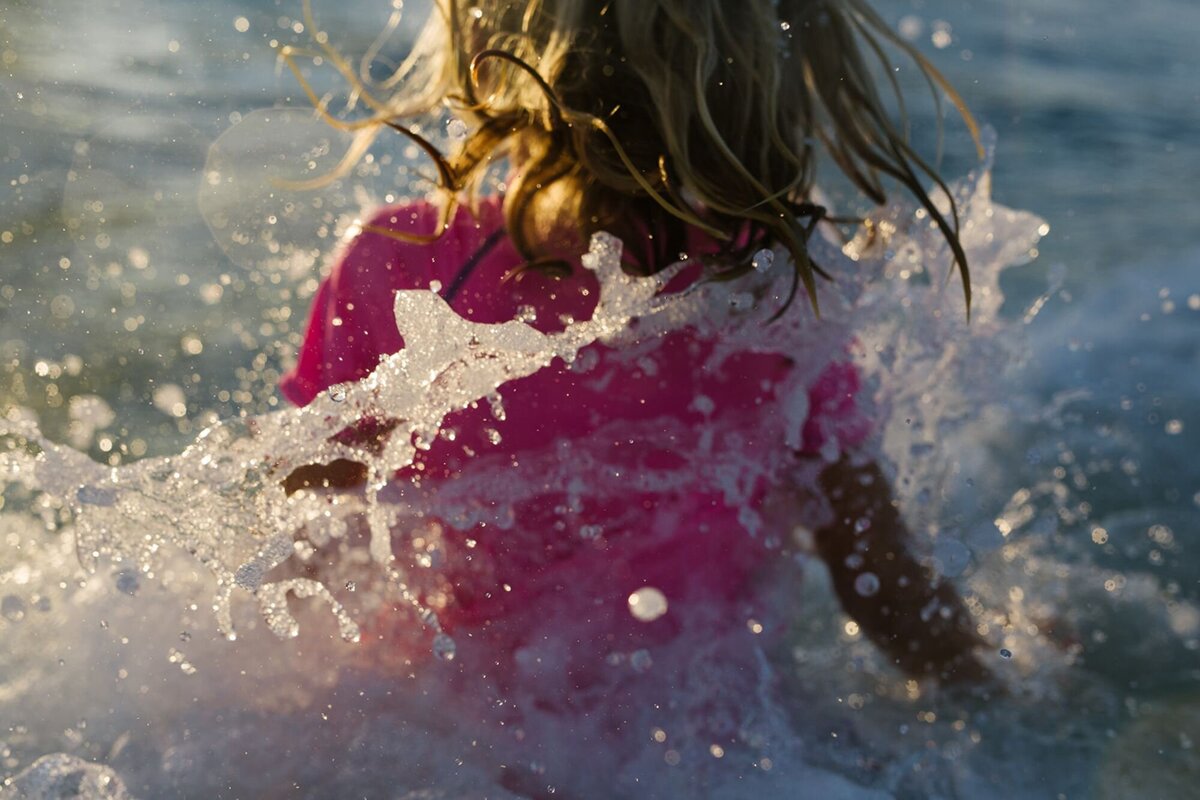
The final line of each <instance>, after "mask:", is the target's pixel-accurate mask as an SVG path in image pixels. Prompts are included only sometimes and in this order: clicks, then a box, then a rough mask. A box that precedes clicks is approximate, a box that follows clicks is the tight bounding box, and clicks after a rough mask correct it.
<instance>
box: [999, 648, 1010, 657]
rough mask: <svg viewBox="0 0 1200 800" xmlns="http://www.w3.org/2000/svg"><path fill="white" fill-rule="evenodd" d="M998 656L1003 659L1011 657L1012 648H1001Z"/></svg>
mask: <svg viewBox="0 0 1200 800" xmlns="http://www.w3.org/2000/svg"><path fill="white" fill-rule="evenodd" d="M1000 657H1001V658H1004V659H1008V658H1012V650H1009V649H1008V648H1007V647H1006V648H1004V649H1002V650H1001V651H1000Z"/></svg>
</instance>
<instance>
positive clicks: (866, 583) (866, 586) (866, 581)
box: [854, 572, 879, 597]
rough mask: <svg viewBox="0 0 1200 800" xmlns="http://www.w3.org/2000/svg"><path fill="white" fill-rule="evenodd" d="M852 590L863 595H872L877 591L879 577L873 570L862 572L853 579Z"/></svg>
mask: <svg viewBox="0 0 1200 800" xmlns="http://www.w3.org/2000/svg"><path fill="white" fill-rule="evenodd" d="M854 591H856V592H858V593H859V594H860V595H862V596H863V597H874V596H875V595H876V594H878V593H879V578H878V576H876V575H875V573H874V572H864V573H863V574H861V575H859V576H858V577H857V578H855V579H854Z"/></svg>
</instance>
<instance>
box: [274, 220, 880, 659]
mask: <svg viewBox="0 0 1200 800" xmlns="http://www.w3.org/2000/svg"><path fill="white" fill-rule="evenodd" d="M436 220H437V214H436V211H435V209H434V208H433V207H432V206H430V205H428V204H417V205H412V206H403V207H394V208H389V209H386V210H384V211H383V212H382V213H380V214H379V215H377V216H376V218H375V219H374V220H373V221H372V223H371V224H372V225H373V226H378V227H389V228H393V229H395V230H401V231H408V232H414V233H417V232H420V233H424V232H428V231H430V230H432V229H433V228H434V226H435V225H436ZM503 230H504V228H503V215H502V211H501V207H500V203H499V201H498V200H491V201H488V202H485V203H484V204H483V205H482V208H481V209H480V212H479V218H478V219H475V218H474V217H472V216H471V215H470V214H468V213H467V212H465V211H460V212H459V213H458V215H457V216H456V217H455V219H454V220H453V221H452V223H451V225H450V227H449V229H448V230H447V231H446V232H445V234H444V235H443V236H442V237H441V238H440V239H438V240H437V241H436V242H435V243H433V244H430V245H425V246H419V245H410V244H405V243H402V242H399V241H396V240H393V239H390V238H388V237H385V236H381V235H377V234H372V233H369V232H367V233H364V234H362V235H360V236H359V237H358V238H357V239H355V240H354V241H353V243H352V244H351V245H350V246H349V247H348V248H347V250H346V251H345V253H344V254H343V255H342V257H341V259H340V260H339V262H338V263H337V265H336V266H335V267H334V269H333V272H332V274H331V275H330V277H329V278H328V279H327V280H326V281H325V282H324V283H323V284H322V285H321V287H320V289H319V290H318V293H317V296H316V298H315V300H314V304H313V311H312V317H311V319H310V321H309V327H308V331H307V334H306V336H305V340H304V344H303V347H302V349H301V351H300V355H299V361H298V363H297V365H296V368H295V369H294V370H293V371H292V372H291V373H290V374H288V375H287V376H286V377H285V378H284V380H283V382H282V384H281V387H280V388H281V390H282V392H283V393H284V394H285V395H286V396H287V397H288V398H289V399H290V400H292V401H293V402H295V403H297V404H300V405H304V404H307V403H308V402H309V401H311V400H312V399H313V398H314V397H315V396H316V395H317V394H318V393H320V392H322V391H324V390H325V389H326V388H327V387H329V386H331V385H333V384H336V383H341V382H346V381H355V380H358V379H361V378H363V377H364V376H366V375H367V374H369V373H370V371H371V370H372V369H374V367H375V366H376V364H377V363H378V361H379V359H380V357H381V356H383V355H386V354H389V353H393V352H396V351H398V350H399V349H400V348H402V347H403V342H402V341H401V339H400V336H399V334H398V333H397V331H396V326H395V322H394V319H393V314H392V299H393V294H394V292H395V291H397V290H401V289H427V288H430V286H431V285H433V286H437V285H438V284H440V288H439V289H438V291H439V293H440V294H441V295H442V296H443V297H445V298H446V299H447V300H448V301H449V302H450V304H451V307H452V308H453V309H454V310H455V311H457V312H458V313H459V314H461V315H462V316H464V317H466V318H468V319H471V320H473V321H476V322H486V323H496V322H502V321H506V320H510V319H513V318H514V317H517V316H518V315H521V316H522V318H524V319H530V318H531V317H532V319H530V324H532V325H533V326H534V327H536V328H538V329H539V330H541V331H543V332H549V331H553V330H561V329H562V328H563V326H564V324H565V323H564V319H563V318H564V316H568V315H569V316H570V317H571V318H573V319H586V318H588V317H589V316H590V314H591V309H592V308H593V306H594V304H595V302H596V298H597V294H598V285H597V281H596V278H595V276H594V275H593V274H592V273H591V272H590V271H588V270H585V269H582V268H579V267H578V266H577V267H576V268H575V269H574V270H573V273H572V274H571V276H570V277H568V278H565V279H554V278H550V277H547V276H544V275H541V274H538V273H528V274H526V275H524V276H523V277H522V278H521V279H520V280H518V281H510V282H507V283H502V278H503V277H504V276H505V275H506V274H507V273H508V272H509V271H510V270H511V269H512V268H513V267H515V266H517V265H519V264H520V263H521V262H522V259H521V258H520V256H519V255H518V254H517V252H516V251H515V250H514V248H513V246H512V244H511V242H510V241H509V240H508V238H507V237H506V236H505V235H504V233H503ZM694 238H695V241H694V242H693V244H692V248H691V249H692V255H693V256H702V255H703V254H704V252H705V250H706V243H705V241H704V240H703V239H702V237H701V236H696V237H694ZM707 249H710V250H711V244H708V245H707ZM435 282H436V283H435ZM798 302H803V301H802V300H801V301H798ZM713 347H714V344H713V342H711V341H705V340H703V339H701V338H698V337H697V336H695V335H693V334H692V333H690V332H689V331H679V332H676V333H672V334H670V335H668V336H665V337H663V338H662V339H661V340H659V341H658V342H656V344H655V348H654V349H653V351H652V352H649V353H648V354H643V355H642V356H641V357H639V358H637V359H636V360H630V359H626V358H620V357H618V354H617V353H616V351H613V350H611V349H610V348H607V347H606V346H603V345H599V344H597V345H592V346H590V347H588V348H586V349H585V350H584V351H583V352H582V353H581V354H580V358H579V359H578V360H577V362H576V363H575V364H574V365H565V364H561V363H558V362H556V363H555V364H553V365H552V366H550V367H547V368H545V369H543V370H541V371H540V372H538V373H536V374H534V375H531V376H529V377H527V378H524V379H521V380H517V381H514V382H511V383H509V384H506V385H504V386H503V387H501V389H500V394H501V395H502V397H503V407H504V414H503V415H502V416H503V418H497V416H496V415H495V414H494V413H493V410H492V409H491V408H490V407H489V405H488V403H486V402H480V403H479V405H478V407H477V408H467V409H464V410H462V411H460V412H457V413H455V414H452V415H450V416H449V417H447V418H446V420H445V421H444V425H443V431H444V432H445V431H453V433H454V435H453V438H452V439H451V438H450V437H449V436H443V437H439V438H438V439H437V440H436V441H435V442H433V443H432V446H431V447H430V449H428V450H427V451H424V452H421V453H420V454H419V458H418V461H417V463H416V464H414V466H413V467H411V468H409V469H406V470H405V471H404V472H403V473H401V474H400V475H398V476H397V481H412V482H414V483H415V484H417V485H420V486H422V487H424V488H423V491H444V492H445V496H446V497H447V498H453V496H454V490H455V487H456V485H457V484H456V481H457V480H458V477H459V476H460V475H461V474H463V473H464V472H467V471H469V470H471V469H474V468H476V467H477V465H481V464H484V463H486V464H490V465H491V468H492V469H495V470H496V472H495V474H496V475H497V476H498V477H497V480H498V481H500V480H503V479H504V478H505V476H507V475H509V474H521V473H520V472H519V471H515V472H514V471H513V470H517V469H518V467H525V466H528V465H529V464H534V463H540V462H539V459H540V460H541V461H546V460H547V458H550V456H548V454H554V453H557V454H558V456H557V458H558V460H557V461H554V463H555V464H562V465H566V471H565V472H564V471H562V470H561V469H560V470H559V471H558V472H555V471H554V470H553V469H551V470H549V471H545V470H543V472H541V473H536V474H539V475H551V476H557V477H550V478H539V479H538V480H541V481H543V482H544V484H545V485H544V486H541V487H540V488H539V490H538V492H537V493H536V495H535V496H530V495H528V493H526V496H525V499H523V500H518V501H516V502H514V503H513V504H512V507H511V508H510V509H508V511H507V513H508V522H507V523H506V524H501V525H497V524H496V523H495V522H492V523H491V524H490V526H489V523H487V522H486V521H481V519H482V518H480V517H471V516H470V514H467V515H466V516H462V514H459V516H458V517H456V516H454V515H453V514H450V513H447V515H446V519H445V520H444V525H443V526H442V527H443V528H444V531H443V533H442V537H443V539H442V544H441V554H440V555H441V566H440V568H439V569H438V570H437V573H438V577H437V579H436V580H431V581H429V582H428V584H427V585H424V586H422V589H421V590H422V592H423V593H424V595H425V597H426V599H427V600H428V601H430V602H431V604H432V605H433V606H434V607H435V608H438V609H439V617H440V618H441V621H442V624H443V625H444V627H445V628H446V630H447V631H448V632H450V633H451V634H453V635H456V637H457V635H458V633H460V632H462V631H467V632H468V634H469V635H470V636H471V637H473V638H476V639H478V638H480V637H482V636H485V635H488V634H490V635H491V636H492V638H493V640H494V641H492V642H491V643H490V644H491V646H492V647H503V648H505V649H509V650H510V651H515V650H518V649H519V648H521V647H523V646H528V645H529V643H530V641H531V640H532V639H533V638H535V636H534V633H533V631H535V630H538V629H542V628H545V627H546V625H548V624H550V623H549V622H548V619H549V618H550V617H554V616H556V615H565V616H566V617H569V618H570V619H571V620H573V622H571V625H572V626H573V628H572V630H573V632H572V634H571V637H572V638H573V639H574V640H575V641H576V643H577V644H586V643H587V641H588V640H590V641H591V644H590V645H589V646H591V648H592V652H595V650H596V647H597V646H598V647H599V648H600V652H601V653H604V652H625V653H628V652H632V651H635V650H637V649H638V648H639V647H644V646H647V645H648V644H652V643H653V642H655V641H662V640H663V638H664V637H666V638H670V637H671V636H672V635H673V633H672V631H674V630H675V629H676V627H677V626H678V625H680V624H681V622H680V619H681V617H680V615H679V614H678V613H675V614H672V613H668V614H666V615H664V616H663V617H662V618H660V619H658V620H655V621H653V622H649V623H645V622H639V621H637V620H635V619H634V618H633V617H632V616H631V615H630V612H629V608H628V606H627V598H628V597H629V595H630V593H631V592H635V591H637V590H638V589H639V588H641V587H646V586H650V587H654V588H656V589H658V590H659V591H661V592H662V593H663V594H664V595H665V596H666V598H667V600H668V603H669V604H670V609H671V611H672V612H675V611H676V610H677V609H682V608H686V607H687V605H688V604H689V603H694V602H696V601H700V602H702V603H705V604H708V605H709V607H716V608H722V607H723V608H731V607H732V606H733V604H735V603H740V602H742V599H743V598H744V597H745V594H746V590H747V586H748V579H749V578H750V577H751V576H752V574H753V573H754V571H755V570H756V568H757V567H758V566H759V565H761V564H762V562H763V559H764V556H765V555H766V554H767V553H768V549H767V547H765V546H764V539H765V538H766V537H765V536H764V535H761V534H758V533H756V532H755V531H754V530H753V528H754V526H753V525H752V524H751V525H748V524H747V522H746V519H747V518H746V515H745V513H744V511H743V509H739V508H735V507H732V506H731V505H729V504H728V500H727V497H726V495H725V494H722V493H721V492H716V491H713V490H712V488H711V487H707V488H689V487H688V486H686V485H683V486H680V485H678V484H676V485H671V486H665V484H670V483H671V481H670V480H669V479H668V480H665V482H664V481H660V483H661V484H663V485H650V484H642V483H639V482H638V481H637V478H638V476H640V475H644V474H646V473H651V472H652V473H654V474H655V475H658V476H663V475H667V476H669V475H671V474H672V471H673V470H675V471H678V472H680V473H681V474H684V473H686V471H687V469H692V470H694V469H696V468H697V467H696V465H695V464H685V463H684V458H685V457H684V456H682V455H680V453H679V452H676V449H675V447H674V446H673V445H672V442H677V443H680V450H681V451H682V450H685V449H687V450H688V451H689V452H691V450H692V449H694V440H696V439H698V438H699V437H701V435H702V434H701V433H700V429H701V428H703V427H704V426H705V424H706V421H708V420H711V419H716V418H717V416H721V415H723V416H722V418H723V419H730V420H738V419H744V420H755V419H758V418H759V417H761V415H763V414H772V413H777V411H776V410H775V406H774V405H773V402H774V400H775V393H776V390H777V387H778V386H779V385H780V384H781V382H782V381H784V380H785V378H786V377H787V376H788V374H789V371H790V370H792V369H794V368H795V362H794V361H793V360H792V359H791V358H788V357H785V356H781V355H778V354H769V353H754V352H749V351H747V352H744V353H736V354H734V355H733V356H732V357H730V358H727V359H724V360H723V361H722V363H721V365H720V367H719V368H718V369H708V368H707V367H706V366H705V364H706V357H707V356H708V355H709V354H710V353H711V352H712V350H713ZM813 374H818V373H813ZM858 384H859V378H858V373H857V371H856V370H855V369H854V367H853V366H851V365H850V364H848V363H844V362H837V361H835V362H833V363H829V364H828V365H827V366H826V367H825V368H824V369H823V371H819V377H818V378H817V379H816V380H815V381H810V382H809V384H808V387H807V401H808V410H807V418H806V419H805V420H804V422H803V446H802V449H801V452H803V453H806V454H815V453H817V452H818V451H820V450H821V448H822V446H823V445H825V444H826V442H827V440H828V439H829V438H830V437H833V438H835V439H836V442H837V445H838V447H839V448H844V447H846V446H853V445H856V444H859V443H861V442H862V441H863V439H865V438H866V437H867V435H868V433H869V429H870V426H869V423H868V421H866V420H864V419H863V418H862V415H861V414H859V413H858V412H857V407H856V401H855V396H856V393H857V391H858V388H859V385H858ZM731 430H733V432H732V433H728V434H726V435H725V436H724V437H723V438H721V439H720V441H718V442H716V443H715V444H712V445H711V446H709V445H706V446H709V447H710V449H709V451H706V452H712V453H713V456H712V459H713V461H712V464H711V468H712V470H714V471H717V470H720V469H721V468H722V467H723V466H725V465H729V464H731V463H732V464H733V465H734V466H736V462H737V461H738V460H744V461H745V463H754V462H755V460H756V459H758V458H759V454H767V453H774V454H776V455H777V454H778V451H779V450H780V448H782V447H784V445H783V444H782V443H781V441H780V440H779V439H774V440H766V439H765V438H764V437H763V436H762V435H761V434H760V433H755V431H759V430H761V428H759V427H755V426H753V425H748V426H746V432H745V433H739V432H738V431H739V430H740V429H738V428H736V426H735V427H734V428H733V429H731ZM685 444H686V447H684V446H683V445H685ZM826 456H827V457H828V453H826ZM764 457H765V456H764ZM789 457H790V456H789ZM551 460H553V459H551ZM572 464H577V465H579V466H578V468H577V469H575V470H574V474H572V469H571V465H572ZM510 467H511V469H510ZM480 468H482V467H480ZM701 468H702V469H703V468H704V467H703V466H702V467H701ZM489 474H490V473H489ZM729 480H730V482H731V483H732V484H736V483H737V481H738V480H739V478H738V474H737V470H736V469H732V470H731V477H730V479H729ZM605 481H607V482H608V484H610V485H611V484H613V483H614V482H615V483H616V485H618V486H620V487H622V488H620V489H619V490H617V491H599V490H597V491H596V492H594V493H593V492H590V491H589V487H591V486H593V485H595V486H599V485H600V484H601V483H604V482H605ZM622 481H624V482H625V483H624V484H622V483H621V482H622ZM685 483H686V481H685ZM664 486H665V488H664ZM766 489H767V487H766V486H765V484H764V482H762V481H759V482H757V483H754V482H751V485H749V486H743V487H741V489H740V490H739V491H741V492H742V495H743V496H744V497H746V498H747V499H748V505H749V506H750V507H752V508H753V507H755V506H757V505H761V502H762V500H763V498H764V497H765V495H766V493H767V492H766ZM460 500H461V501H462V502H461V503H460V506H461V505H462V504H463V503H466V504H468V506H469V503H470V502H473V500H472V498H471V497H466V498H465V499H463V498H460ZM475 502H479V503H481V504H486V503H487V502H488V501H487V500H486V499H479V500H477V501H475ZM447 503H448V504H451V505H452V504H453V503H452V502H451V501H450V500H447ZM468 506H462V507H468ZM497 527H500V528H501V530H496V528H497ZM489 528H490V529H489ZM748 528H750V529H751V530H750V532H748V530H747V529H748ZM752 534H755V535H752ZM740 622H742V623H744V618H743V619H741V620H740ZM497 637H500V638H497ZM542 638H545V637H544V636H543V637H542ZM586 650H587V647H583V648H581V652H585V651H586ZM576 680H579V679H578V677H577V678H576Z"/></svg>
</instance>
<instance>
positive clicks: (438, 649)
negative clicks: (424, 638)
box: [433, 631, 458, 661]
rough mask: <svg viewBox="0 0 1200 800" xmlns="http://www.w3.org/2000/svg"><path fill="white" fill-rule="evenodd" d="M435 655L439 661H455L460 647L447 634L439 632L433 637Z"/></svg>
mask: <svg viewBox="0 0 1200 800" xmlns="http://www.w3.org/2000/svg"><path fill="white" fill-rule="evenodd" d="M433 655H434V657H435V658H437V659H438V660H439V661H453V660H454V657H455V656H456V655H458V645H457V644H455V643H454V640H453V639H451V638H450V637H449V636H448V635H447V634H445V633H442V632H441V631H439V632H438V633H437V635H435V636H434V637H433Z"/></svg>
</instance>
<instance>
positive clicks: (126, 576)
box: [113, 569, 142, 597]
mask: <svg viewBox="0 0 1200 800" xmlns="http://www.w3.org/2000/svg"><path fill="white" fill-rule="evenodd" d="M113 578H115V579H116V582H117V591H119V592H121V593H122V594H127V595H129V596H130V597H133V596H134V595H136V594H137V593H138V590H139V589H141V588H142V584H141V581H139V580H138V574H137V573H136V572H134V571H133V570H131V569H123V570H120V571H119V572H117V573H116V574H114V575H113Z"/></svg>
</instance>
